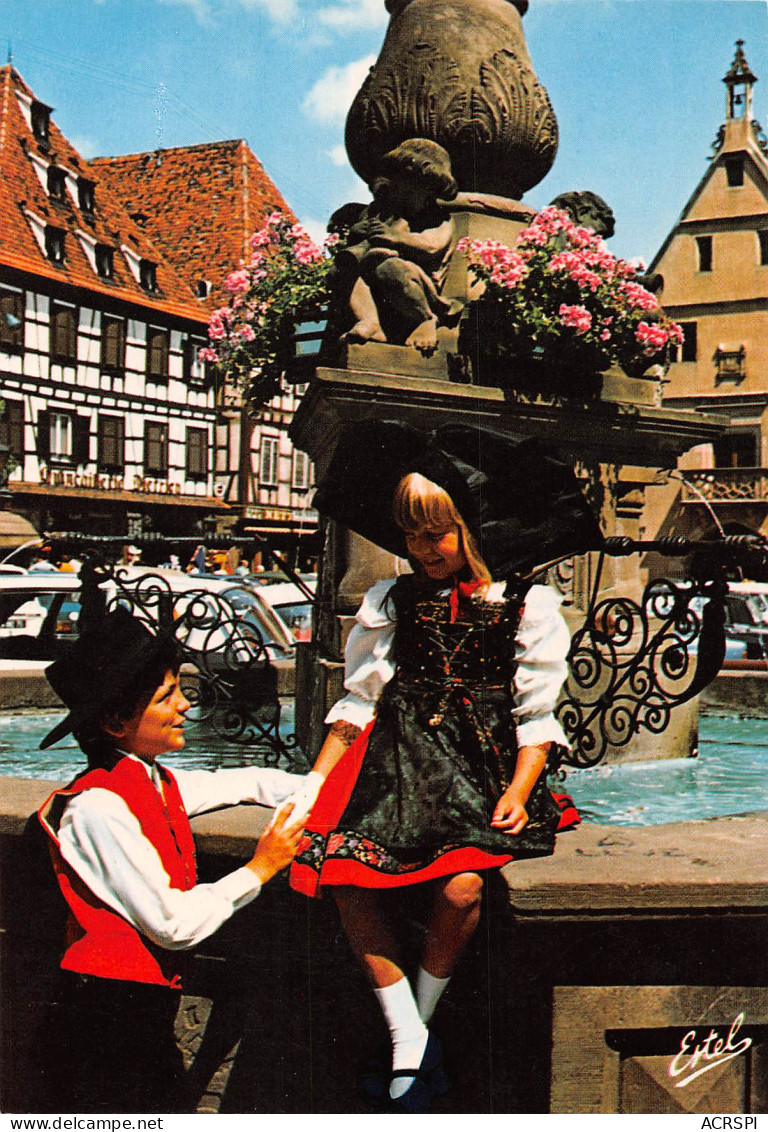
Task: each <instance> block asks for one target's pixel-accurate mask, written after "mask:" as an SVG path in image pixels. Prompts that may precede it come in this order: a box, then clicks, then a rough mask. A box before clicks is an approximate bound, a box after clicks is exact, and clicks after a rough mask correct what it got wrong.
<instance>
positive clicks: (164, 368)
mask: <svg viewBox="0 0 768 1132" xmlns="http://www.w3.org/2000/svg"><path fill="white" fill-rule="evenodd" d="M168 339H169V334H168V331H167V330H161V329H160V328H159V327H157V326H150V327H148V328H147V377H151V378H153V379H154V380H155V381H167V380H168V353H169V340H168Z"/></svg>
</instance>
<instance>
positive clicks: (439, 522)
mask: <svg viewBox="0 0 768 1132" xmlns="http://www.w3.org/2000/svg"><path fill="white" fill-rule="evenodd" d="M392 514H393V517H394V520H395V522H396V523H397V525H398V527H400V528H401V530H403V531H405V533H406V534H407V535H408V534H415V533H416V532H417V531H424V530H427V531H444V530H446V528H447V527H450V526H451V524H453V523H455V524H456V526H457V527H458V528H459V534H460V536H461V546H462V550H463V551H464V556H465V558H466V560H467V565H468V566H469V568H470V570H471V571H472V574H473V576H474V578H475V579H476V580H477V581H478V582H480V583H482V586H483V588H486V587H487V586H489V585H490V584H491V582H492V581H493V579H492V577H491V572H490V570H489V569H488V567H487V566H486V564H485V562H483V559H482V558H481V557H480V551H479V550H478V549H477V543H476V542H475V540H474V538H473V536H472V533H471V532H470V530H469V528H468V527H467V524H466V523H465V522H464V520H463V519H462V517H461V515H460V514H459V512H458V511H457V509H456V505H455V503H454V502H453V500H452V499H451V497H450V495H449V494H448V492H447V491H446V490H445V489H444V488H442V487H440V486H439V485H438V484H436V483H433V482H432V480H428V479H427V477H426V476H422V475H421V474H420V473H419V472H411V473H410V474H409V475H407V476H403V478H402V479H401V480H400V483H399V484H398V485H397V487H396V489H395V497H394V501H393V505H392Z"/></svg>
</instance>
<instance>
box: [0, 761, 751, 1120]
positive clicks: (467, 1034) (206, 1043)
mask: <svg viewBox="0 0 768 1132" xmlns="http://www.w3.org/2000/svg"><path fill="white" fill-rule="evenodd" d="M47 790H48V785H46V784H44V783H40V782H35V781H30V780H18V779H4V780H3V781H2V790H0V984H1V985H2V1027H1V1028H0V1067H1V1068H0V1111H3V1112H9V1113H18V1112H24V1113H26V1112H35V1111H37V1109H36V1105H37V1104H38V1097H39V1094H40V1089H39V1077H38V1069H37V1068H36V1060H35V1054H36V1049H37V1044H38V1041H39V1034H40V1032H41V1027H43V1026H44V1025H45V1018H46V1010H47V1007H48V1004H49V1002H50V1001H51V998H52V996H53V994H54V993H55V986H56V974H57V963H58V957H59V942H60V940H61V938H62V931H63V908H62V901H61V898H60V896H59V895H58V892H57V890H56V888H55V886H54V882H53V879H52V875H51V872H50V866H49V863H48V860H47V852H46V848H45V846H44V845H43V844H42V840H41V837H40V836H38V835H37V824H36V822H34V821H33V822H32V823H29V824H28V821H27V819H28V817H29V815H30V814H31V813H33V812H34V810H35V808H36V806H37V805H38V804H39V803H40V802H41V801H42V800H43V798H44V797H45V796H46V793H47ZM268 817H269V811H268V810H265V809H263V808H262V807H253V806H249V807H245V806H242V807H237V808H235V809H232V810H227V811H220V812H218V813H214V814H210V815H206V816H205V817H203V818H199V819H195V822H194V827H195V833H196V839H197V843H198V853H199V864H200V874H201V878H202V879H204V880H212V879H215V878H216V877H217V876H221V875H223V874H224V873H226V872H227V871H229V870H231V869H232V868H235V867H237V866H238V865H239V864H241V863H242V862H243V860H245V859H246V858H247V857H248V855H249V853H250V851H251V848H252V846H253V843H254V840H255V838H256V837H257V836H258V833H259V831H260V829H262V828H263V826H264V824H265V823H266V821H267V820H268ZM766 833H768V814H757V815H749V816H745V817H735V818H723V819H718V820H716V821H710V822H698V823H687V824H681V825H675V826H666V827H664V826H662V827H657V828H655V829H654V828H648V827H647V828H644V829H626V828H625V829H618V828H611V827H601V826H595V825H582V826H581V827H579V828H578V829H577V830H575V831H574V832H572V833H568V834H566V835H563V836H562V837H561V838H560V840H559V842H558V848H557V851H556V853H555V856H554V857H553V858H548V859H543V860H533V861H526V862H519V863H517V864H512V865H509V866H507V867H506V868H505V869H504V870H503V871H502V872H499V873H493V874H490V875H489V877H488V883H487V889H486V899H485V902H484V909H483V916H482V921H481V924H480V927H479V930H478V932H477V933H476V936H475V938H474V939H473V941H472V943H471V944H470V947H469V949H468V952H467V954H466V955H465V957H464V960H463V962H462V964H461V965H460V968H459V970H458V971H457V973H456V975H455V977H454V979H453V981H452V982H451V985H450V987H449V989H448V991H447V992H446V994H445V996H444V998H443V1000H442V1001H441V1003H440V1006H439V1008H438V1011H437V1013H436V1015H435V1020H434V1028H435V1030H436V1032H437V1033H438V1034H439V1035H440V1037H441V1038H442V1040H443V1042H444V1046H445V1051H446V1060H447V1063H448V1066H449V1072H450V1074H451V1076H452V1078H453V1080H454V1085H453V1088H452V1090H451V1091H450V1092H449V1093H448V1094H447V1095H446V1096H445V1097H442V1098H439V1100H438V1101H436V1103H435V1106H434V1110H435V1112H436V1113H546V1112H549V1111H557V1112H635V1113H649V1112H681V1111H688V1112H712V1111H715V1110H716V1108H714V1107H713V1106H717V1105H728V1106H730V1108H729V1111H735V1112H736V1111H737V1112H764V1111H768V1101H767V1100H766V1098H767V1097H768V1081H767V1080H766V1061H767V1060H768V1059H766V1056H765V1053H764V1046H766V1039H768V989H766V987H767V985H768V979H766V970H765V954H766V951H767V950H768V946H767V945H768V897H767V896H766V893H767V892H768V861H767V860H766V855H765V852H764V846H765V840H766ZM426 895H427V894H426V893H425V892H424V891H422V890H421V889H418V890H417V889H414V890H411V891H410V892H407V893H405V894H404V895H403V896H401V897H400V898H398V897H397V896H395V895H394V894H393V895H392V896H391V904H392V914H393V915H395V914H396V915H397V916H398V917H399V922H400V924H401V926H402V927H403V929H404V933H405V940H406V944H405V954H406V963H407V966H408V968H409V969H410V968H411V966H412V965H413V964H414V962H415V958H416V954H417V949H418V945H419V942H420V940H421V937H422V933H423V917H424V898H425V896H426ZM740 1012H743V1014H744V1016H745V1017H744V1034H746V1035H747V1036H749V1037H750V1038H751V1043H750V1048H749V1052H748V1053H747V1052H746V1051H745V1053H744V1055H741V1054H740V1055H739V1056H737V1057H734V1058H733V1059H731V1060H729V1061H727V1062H723V1064H722V1065H715V1066H713V1070H712V1072H711V1073H710V1075H709V1076H708V1077H706V1078H703V1079H702V1081H703V1084H704V1085H706V1088H704V1087H701V1088H699V1087H694V1086H693V1085H692V1086H691V1088H690V1089H688V1090H687V1091H686V1090H684V1089H683V1090H677V1089H676V1088H675V1081H674V1079H672V1078H671V1077H670V1076H669V1073H668V1068H669V1065H670V1063H671V1059H672V1056H673V1055H674V1052H675V1050H676V1049H679V1047H680V1043H681V1040H682V1038H683V1036H684V1035H685V1033H686V1032H688V1031H689V1030H696V1031H697V1032H698V1038H697V1040H699V1041H704V1040H705V1039H706V1037H707V1033H708V1032H709V1029H710V1028H711V1027H715V1029H716V1031H717V1033H718V1034H720V1036H721V1037H722V1038H723V1039H724V1038H725V1036H726V1035H727V1033H728V1028H729V1025H730V1024H731V1023H732V1022H733V1020H734V1018H735V1017H736V1015H737V1014H738V1013H740ZM732 1016H733V1017H732ZM177 1030H178V1036H179V1041H180V1044H181V1047H182V1049H183V1050H184V1052H185V1055H186V1059H187V1063H188V1065H189V1066H190V1072H191V1073H192V1074H193V1079H194V1082H195V1088H196V1093H197V1096H198V1098H199V1102H198V1108H199V1111H201V1112H229V1113H252V1112H254V1113H360V1114H363V1113H366V1112H368V1111H369V1110H368V1108H367V1106H366V1104H365V1103H364V1102H363V1100H362V1099H361V1098H360V1097H359V1096H358V1094H357V1088H356V1079H357V1074H358V1072H359V1070H360V1068H361V1065H362V1063H363V1062H364V1061H365V1060H366V1059H367V1058H368V1057H369V1056H370V1055H371V1053H372V1052H374V1051H375V1050H376V1049H377V1047H378V1046H380V1045H381V1044H382V1043H383V1042H384V1041H385V1040H386V1033H385V1029H384V1025H383V1022H382V1020H381V1017H380V1015H379V1013H378V1008H377V1005H376V1002H375V999H374V997H373V995H372V994H371V993H370V991H369V989H368V988H367V986H366V985H365V983H364V980H363V977H362V975H361V974H360V972H359V971H358V969H357V967H356V965H355V963H354V961H353V959H352V957H351V955H350V952H349V950H348V947H347V944H346V942H345V940H344V937H343V935H342V933H341V931H340V928H339V925H338V919H337V916H336V912H335V908H334V907H333V905H332V902H331V901H330V900H321V901H308V900H306V899H304V898H303V897H299V896H298V895H296V894H294V893H292V892H291V891H290V890H289V889H288V886H287V883H286V881H285V879H284V878H278V879H277V880H276V881H274V882H273V883H272V884H270V885H268V886H267V888H266V889H265V891H264V893H263V894H262V895H261V896H260V897H259V899H258V900H256V901H254V903H253V904H251V905H250V906H249V907H248V908H245V909H243V910H242V911H241V912H240V913H238V914H237V915H236V916H235V917H233V919H232V920H231V921H230V922H229V923H228V924H226V925H225V926H224V927H223V928H222V929H221V930H220V931H219V932H218V933H217V934H216V935H215V936H213V937H212V938H211V939H210V940H208V941H206V943H205V944H204V946H202V947H201V948H200V950H199V952H198V953H196V954H195V955H194V956H193V957H192V961H191V969H190V975H189V979H188V981H187V984H186V987H185V994H184V996H183V998H182V1001H181V1004H180V1010H179V1015H178V1018H177ZM766 1048H768V1047H766ZM606 1075H607V1076H606ZM696 1084H697V1083H696V1082H694V1085H696ZM710 1086H711V1087H710Z"/></svg>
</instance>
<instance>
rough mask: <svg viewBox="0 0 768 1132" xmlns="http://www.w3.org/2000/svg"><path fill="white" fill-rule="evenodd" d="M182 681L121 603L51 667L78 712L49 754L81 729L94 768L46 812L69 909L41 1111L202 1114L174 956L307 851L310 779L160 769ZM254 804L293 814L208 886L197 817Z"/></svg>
mask: <svg viewBox="0 0 768 1132" xmlns="http://www.w3.org/2000/svg"><path fill="white" fill-rule="evenodd" d="M178 671H179V656H178V653H177V649H176V645H175V641H174V640H173V638H172V637H171V635H170V633H166V632H160V633H157V634H155V633H152V632H150V631H149V629H148V628H147V627H146V625H145V624H144V623H143V622H142V621H141V620H139V619H138V618H137V617H134V616H132V615H131V614H130V613H129V612H128V611H127V610H126V609H123V608H118V609H116V610H115V611H114V612H112V613H107V614H105V615H104V616H103V618H102V619H101V620H100V621H99V622H98V623H97V624H95V625H94V626H93V627H92V628H90V629H89V630H87V631H84V632H83V635H82V636H81V637H80V638H79V640H78V641H77V642H76V643H75V644H74V645H73V646H72V648H71V650H70V651H69V652H68V653H67V655H66V657H65V658H63V659H61V660H57V661H55V662H54V664H52V665H51V666H50V667H49V668H48V669H47V670H46V675H47V676H48V679H49V681H50V683H51V684H52V686H53V688H54V690H55V691H56V692H57V694H58V695H59V696H60V698H61V699H62V700H63V701H64V702H65V703H66V705H67V706H68V707H69V708H70V713H69V715H68V716H67V718H66V719H64V720H63V721H62V722H61V723H59V724H58V725H57V726H56V727H55V728H54V730H53V731H52V732H51V733H50V734H49V735H48V736H47V737H46V739H45V740H43V743H42V744H41V746H43V747H47V746H50V745H51V744H52V743H54V742H56V741H57V740H58V739H61V738H62V737H63V736H65V735H67V734H68V733H69V732H70V731H71V732H73V734H74V736H75V738H76V739H77V741H78V743H79V744H80V746H81V748H82V750H83V751H84V753H85V755H86V756H87V759H88V769H87V770H86V771H84V772H83V774H81V775H79V776H78V777H77V778H75V779H74V781H73V782H71V783H70V784H69V785H68V786H63V787H62V788H61V789H58V790H56V791H54V793H53V794H52V795H51V796H50V798H49V799H48V800H47V801H46V802H45V803H44V805H43V806H42V807H41V809H40V820H41V822H42V825H43V828H44V829H45V831H46V833H47V834H48V837H49V847H50V850H51V857H52V860H53V866H54V871H55V873H56V876H57V879H58V881H59V886H60V888H61V891H62V894H63V895H64V898H65V900H66V903H67V906H68V913H69V915H68V921H67V932H66V941H65V950H64V957H63V959H62V961H61V967H62V981H61V987H60V991H59V996H58V1001H57V1002H56V1004H54V1009H53V1014H52V1017H51V1019H50V1021H49V1026H48V1029H47V1037H46V1045H47V1047H48V1048H47V1049H46V1051H45V1053H44V1054H43V1056H42V1057H41V1066H42V1070H43V1074H44V1078H45V1079H44V1080H43V1081H41V1084H43V1085H44V1087H45V1088H47V1090H48V1092H49V1093H50V1098H49V1107H44V1108H42V1109H41V1110H40V1111H43V1112H48V1111H54V1109H58V1110H59V1111H61V1110H65V1111H70V1112H113V1113H114V1112H149V1111H156V1112H188V1111H191V1110H192V1106H193V1101H192V1098H191V1097H190V1095H189V1090H188V1086H187V1084H186V1077H185V1074H184V1071H183V1066H182V1060H181V1054H180V1052H179V1050H178V1049H177V1047H176V1043H175V1040H174V1018H175V1015H176V1011H177V1009H178V1005H179V1001H180V991H181V989H182V975H183V969H184V964H183V957H182V956H180V954H179V952H181V951H184V950H185V949H188V948H192V947H194V946H195V945H196V944H198V943H199V942H200V941H201V940H203V939H205V938H206V937H207V936H209V935H211V934H212V933H213V932H215V931H216V930H217V929H218V928H219V927H220V926H221V925H222V924H223V923H224V922H225V921H226V920H227V919H228V918H229V917H230V916H231V915H232V914H233V913H234V912H235V911H237V910H238V909H239V908H242V907H244V906H245V905H246V904H249V903H250V902H251V901H252V900H253V899H254V898H255V897H257V896H258V895H259V892H260V891H261V887H262V885H263V884H266V883H267V881H269V880H270V879H271V878H272V877H273V876H275V874H276V873H278V872H279V871H280V870H281V869H283V868H285V867H286V866H287V865H288V864H289V863H290V861H291V860H292V859H293V855H294V853H295V851H296V847H297V845H298V840H299V836H300V834H301V830H302V822H301V820H300V819H299V820H298V821H297V820H296V819H295V817H293V816H292V809H293V807H292V806H291V805H290V804H289V803H288V802H287V801H286V799H288V798H289V796H290V795H291V794H292V793H294V792H295V791H296V789H297V788H298V787H301V786H302V785H303V784H304V781H305V780H304V777H303V776H300V775H295V774H288V773H287V772H285V771H281V770H270V769H262V768H258V767H245V768H243V769H234V770H222V771H216V772H213V773H212V772H207V771H178V772H176V773H174V774H171V772H170V771H168V770H167V769H165V768H164V767H162V766H161V765H160V764H159V763H158V762H157V761H156V760H157V756H159V755H162V754H164V753H168V752H178V751H180V750H182V748H183V747H184V733H183V727H184V715H185V712H186V711H187V710H188V709H189V706H190V705H189V702H188V701H187V700H186V698H185V697H184V694H183V692H182V691H181V688H180V687H179V681H178ZM246 801H248V802H260V803H262V804H266V805H272V806H274V805H277V804H278V803H282V802H286V804H285V806H284V807H283V806H281V807H280V809H278V811H277V813H276V814H275V815H274V817H273V819H272V821H271V822H270V824H269V825H268V827H267V829H266V830H265V831H264V833H263V834H262V836H261V838H260V840H259V842H258V844H257V846H256V849H255V852H254V854H253V857H252V859H251V860H250V861H249V862H248V863H247V864H246V865H244V866H243V867H242V868H240V869H236V870H235V871H234V872H231V873H229V874H227V875H226V876H224V877H222V878H221V879H220V880H217V881H215V882H214V883H211V884H198V883H197V878H196V867H195V847H194V843H193V840H192V832H191V829H190V824H189V815H191V814H197V813H203V812H205V811H206V810H211V809H217V808H219V807H221V806H229V805H236V804H238V803H239V802H246ZM46 1054H47V1056H46ZM51 1105H52V1106H53V1107H50V1106H51Z"/></svg>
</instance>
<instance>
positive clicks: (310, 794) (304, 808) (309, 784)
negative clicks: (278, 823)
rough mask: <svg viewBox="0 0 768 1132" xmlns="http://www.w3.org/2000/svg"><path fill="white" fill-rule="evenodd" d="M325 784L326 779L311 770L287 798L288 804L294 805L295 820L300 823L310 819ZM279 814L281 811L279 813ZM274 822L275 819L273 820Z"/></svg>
mask: <svg viewBox="0 0 768 1132" xmlns="http://www.w3.org/2000/svg"><path fill="white" fill-rule="evenodd" d="M324 782H325V777H324V776H323V775H322V774H318V772H317V771H316V770H311V771H310V772H309V774H308V775H307V776H306V778H305V779H304V781H303V782H302V784H301V786H299V788H298V789H297V790H294V792H293V794H291V795H290V797H288V798H286V801H287V802H291V803H292V805H293V820H294V821H299V820H302V821H303V820H304V819H305V818H307V817H309V814H310V812H311V810H312V807H313V806H314V804H315V802H316V801H317V796H318V794H319V793H320V787H321V786H322V785H323V783H324ZM278 812H279V811H278ZM272 820H273V821H274V818H273V819H272Z"/></svg>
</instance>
